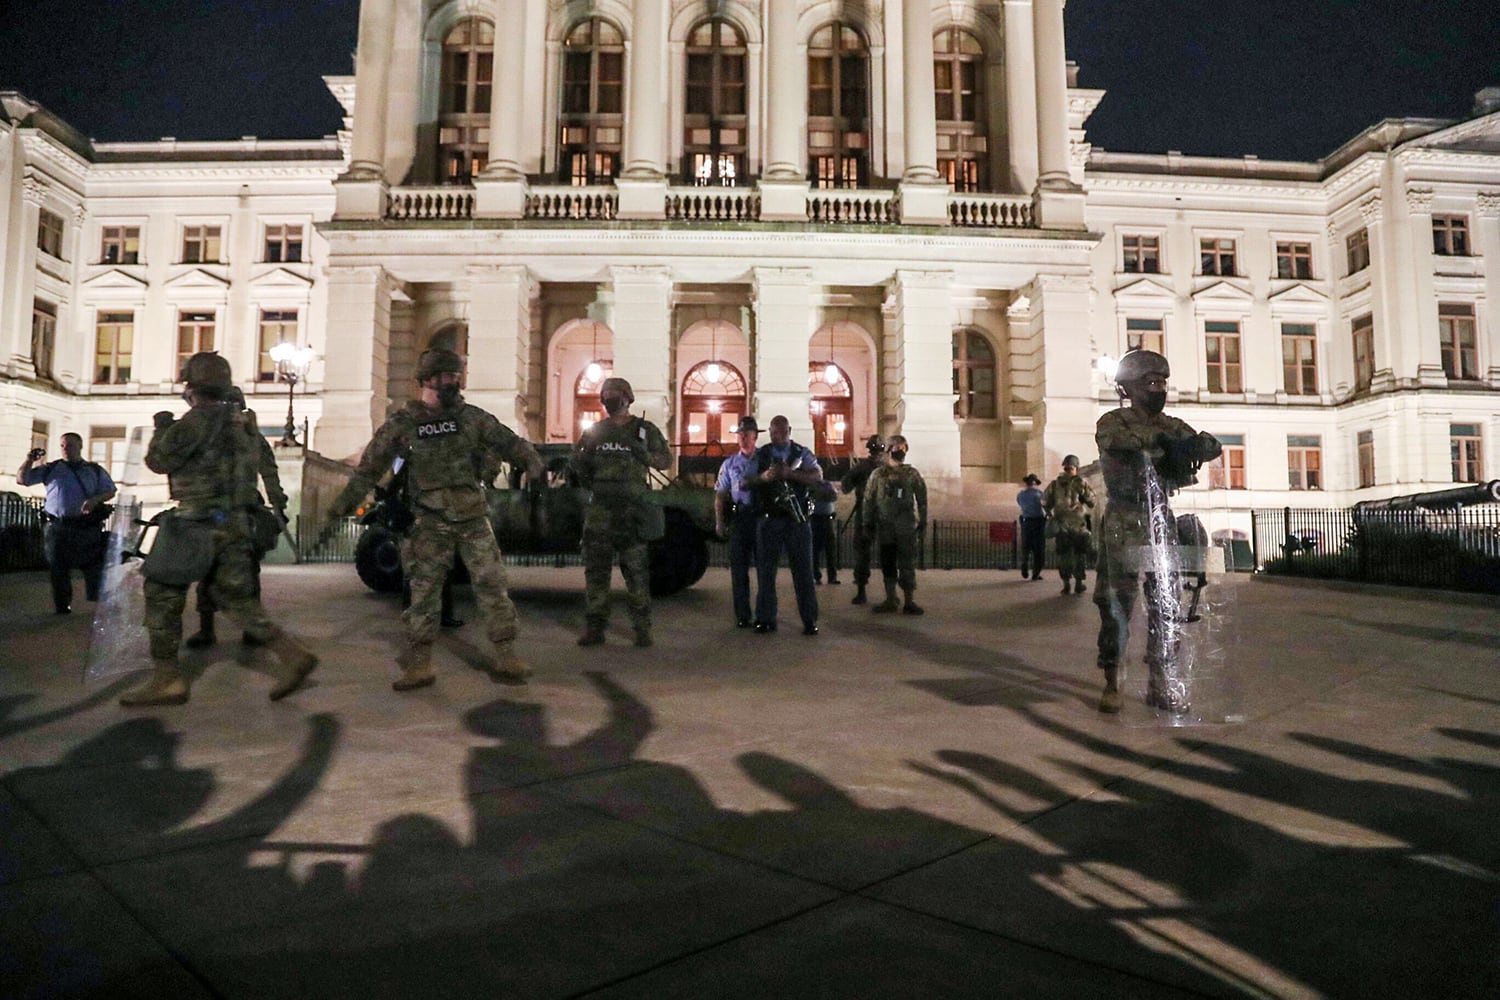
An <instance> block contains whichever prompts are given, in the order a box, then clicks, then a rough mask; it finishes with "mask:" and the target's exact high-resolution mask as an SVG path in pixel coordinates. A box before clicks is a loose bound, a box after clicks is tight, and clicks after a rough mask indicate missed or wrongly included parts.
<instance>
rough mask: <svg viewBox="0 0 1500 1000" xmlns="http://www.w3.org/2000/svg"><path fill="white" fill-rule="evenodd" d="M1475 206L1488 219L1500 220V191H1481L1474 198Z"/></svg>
mask: <svg viewBox="0 0 1500 1000" xmlns="http://www.w3.org/2000/svg"><path fill="white" fill-rule="evenodd" d="M1474 206H1475V208H1476V209H1477V210H1478V212H1479V214H1480V215H1482V216H1484V217H1485V218H1487V219H1494V218H1500V191H1481V192H1479V194H1478V195H1476V196H1475V198H1474Z"/></svg>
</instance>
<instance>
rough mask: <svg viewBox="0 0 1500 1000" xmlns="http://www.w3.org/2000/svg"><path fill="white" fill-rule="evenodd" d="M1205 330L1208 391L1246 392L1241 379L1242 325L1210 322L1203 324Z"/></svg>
mask: <svg viewBox="0 0 1500 1000" xmlns="http://www.w3.org/2000/svg"><path fill="white" fill-rule="evenodd" d="M1203 329H1204V336H1203V355H1204V358H1205V359H1206V360H1207V362H1208V373H1207V374H1208V379H1207V382H1206V383H1205V384H1206V385H1207V387H1208V391H1209V392H1244V391H1245V387H1244V383H1243V382H1242V380H1241V377H1240V325H1239V324H1238V323H1221V322H1212V321H1210V322H1207V323H1205V324H1203Z"/></svg>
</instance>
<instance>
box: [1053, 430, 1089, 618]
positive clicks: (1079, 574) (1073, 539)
mask: <svg viewBox="0 0 1500 1000" xmlns="http://www.w3.org/2000/svg"><path fill="white" fill-rule="evenodd" d="M1062 464H1063V470H1062V475H1060V476H1058V477H1057V478H1056V479H1054V480H1052V482H1050V483H1048V484H1047V490H1046V492H1045V493H1043V494H1042V507H1043V508H1045V509H1046V511H1047V513H1048V515H1050V516H1051V518H1052V520H1053V523H1055V524H1056V525H1057V570H1058V572H1059V573H1060V574H1061V575H1062V592H1063V593H1064V594H1066V593H1068V578H1069V577H1072V578H1073V593H1075V594H1081V593H1083V592H1084V591H1085V590H1088V589H1089V588H1088V587H1087V586H1085V585H1084V582H1083V576H1084V570H1085V567H1086V566H1087V565H1088V555H1089V521H1088V518H1089V514H1088V511H1089V510H1092V509H1093V506H1094V491H1093V490H1091V489H1089V484H1088V483H1086V482H1084V481H1083V479H1082V478H1081V477H1080V476H1079V475H1078V456H1077V455H1064V456H1063V461H1062Z"/></svg>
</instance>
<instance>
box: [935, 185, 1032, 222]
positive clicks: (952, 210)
mask: <svg viewBox="0 0 1500 1000" xmlns="http://www.w3.org/2000/svg"><path fill="white" fill-rule="evenodd" d="M948 221H949V222H950V223H952V224H953V225H955V226H988V227H993V228H996V229H1030V228H1031V199H1030V198H1028V197H1027V196H1025V195H1014V194H956V193H955V194H950V195H949V196H948Z"/></svg>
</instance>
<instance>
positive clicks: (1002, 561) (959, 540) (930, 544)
mask: <svg viewBox="0 0 1500 1000" xmlns="http://www.w3.org/2000/svg"><path fill="white" fill-rule="evenodd" d="M1019 539H1020V526H1019V524H1018V523H1017V522H1015V521H933V522H931V523H930V524H929V525H928V527H927V530H926V531H925V532H923V534H922V537H921V538H919V539H918V540H917V553H916V559H917V568H918V569H1017V568H1019V567H1020V565H1021V561H1020V560H1021V556H1020V542H1019ZM834 553H835V563H834V565H835V566H837V567H838V568H839V569H849V568H850V567H852V566H853V565H854V524H853V523H852V522H850V521H840V522H838V527H837V529H835V533H834ZM708 564H709V565H710V566H718V567H720V568H723V567H727V566H728V565H729V547H728V546H727V545H725V544H724V542H722V541H719V540H718V539H712V540H710V541H709V544H708ZM872 565H874V566H875V567H876V568H877V569H878V567H879V555H878V554H876V555H874V557H873V558H872ZM1055 565H1056V563H1055V562H1054V553H1053V547H1052V539H1050V538H1049V539H1048V540H1047V559H1046V567H1047V568H1048V569H1051V568H1053V567H1054V566H1055Z"/></svg>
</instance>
